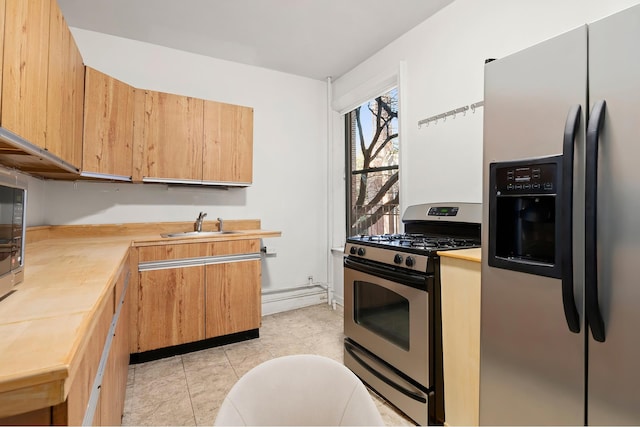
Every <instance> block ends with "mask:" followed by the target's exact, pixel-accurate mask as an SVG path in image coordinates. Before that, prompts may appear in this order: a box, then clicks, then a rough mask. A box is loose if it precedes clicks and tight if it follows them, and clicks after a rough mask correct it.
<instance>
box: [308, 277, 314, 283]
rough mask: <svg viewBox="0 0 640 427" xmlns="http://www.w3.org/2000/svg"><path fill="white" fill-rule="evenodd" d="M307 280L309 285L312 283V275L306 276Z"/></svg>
mask: <svg viewBox="0 0 640 427" xmlns="http://www.w3.org/2000/svg"><path fill="white" fill-rule="evenodd" d="M307 280H309V285H313V276H309V277H307Z"/></svg>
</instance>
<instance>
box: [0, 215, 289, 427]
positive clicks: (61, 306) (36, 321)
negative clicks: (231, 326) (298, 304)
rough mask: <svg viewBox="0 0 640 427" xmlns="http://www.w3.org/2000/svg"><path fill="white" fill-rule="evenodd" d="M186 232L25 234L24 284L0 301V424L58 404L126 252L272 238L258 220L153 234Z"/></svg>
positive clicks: (55, 230) (112, 304)
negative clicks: (200, 232) (201, 232)
mask: <svg viewBox="0 0 640 427" xmlns="http://www.w3.org/2000/svg"><path fill="white" fill-rule="evenodd" d="M213 223H214V224H213V225H212V227H213V226H214V225H217V224H215V222H213ZM234 224H235V227H234ZM205 226H206V223H205ZM189 227H192V223H162V224H120V225H101V226H59V227H33V228H30V229H28V231H27V239H26V241H27V244H26V251H25V274H24V281H23V282H22V283H20V284H19V285H17V286H15V287H14V292H13V293H11V294H9V295H8V296H7V297H5V298H4V299H3V300H2V301H0V418H3V417H9V416H13V415H16V414H23V413H27V412H30V411H34V410H41V409H42V408H48V407H55V406H56V405H59V404H62V403H63V402H65V401H66V399H67V397H68V394H69V390H70V388H71V386H72V384H73V380H74V378H75V376H76V375H77V374H78V371H79V367H80V365H81V361H82V359H83V356H84V354H85V352H87V351H88V350H87V348H88V347H89V342H90V338H91V336H92V334H94V332H95V329H96V327H97V326H96V325H97V324H98V317H99V316H101V314H100V313H102V312H103V311H109V313H108V315H110V313H113V312H115V311H116V307H117V304H118V292H120V293H121V294H123V295H124V294H125V292H122V291H123V289H122V283H121V282H123V281H124V280H122V277H123V276H124V272H127V273H128V269H129V252H130V249H131V248H132V247H144V246H158V245H173V244H183V243H193V242H216V241H230V240H243V239H260V238H263V237H279V236H280V232H274V231H265V230H261V229H260V222H259V220H249V221H237V222H234V221H232V220H230V221H228V222H227V221H225V228H228V229H231V230H236V231H237V232H236V233H233V234H220V235H208V236H206V237H180V238H162V237H161V236H160V233H165V232H176V231H188V230H189ZM203 228H205V230H206V227H203ZM243 228H244V229H243ZM213 229H214V228H211V230H213ZM127 281H128V277H127ZM118 286H120V288H119V289H118ZM105 307H106V308H108V309H109V310H105ZM112 308H113V310H112ZM105 335H106V332H105ZM127 354H128V351H127ZM78 375H79V374H78ZM54 413H55V410H54ZM63 419H66V418H63ZM0 421H3V420H0ZM4 421H6V420H4Z"/></svg>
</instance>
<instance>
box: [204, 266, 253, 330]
mask: <svg viewBox="0 0 640 427" xmlns="http://www.w3.org/2000/svg"><path fill="white" fill-rule="evenodd" d="M206 268H207V270H206V294H207V299H206V310H205V311H206V315H205V319H206V326H205V331H206V337H207V338H214V337H219V336H222V335H228V334H233V333H236V332H243V331H248V330H251V329H257V328H259V327H260V319H261V313H262V310H261V301H260V292H261V287H260V261H241V262H231V263H224V264H212V265H207V267H206Z"/></svg>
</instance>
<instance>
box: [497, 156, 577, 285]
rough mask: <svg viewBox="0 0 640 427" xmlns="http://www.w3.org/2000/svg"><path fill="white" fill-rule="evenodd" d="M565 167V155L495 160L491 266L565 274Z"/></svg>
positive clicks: (538, 272)
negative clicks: (562, 235)
mask: <svg viewBox="0 0 640 427" xmlns="http://www.w3.org/2000/svg"><path fill="white" fill-rule="evenodd" d="M561 167H562V156H553V157H545V158H538V159H528V160H521V161H509V162H497V163H491V164H490V177H489V181H490V193H489V257H488V263H489V265H490V266H492V267H498V268H504V269H508V270H515V271H521V272H525V273H531V274H537V275H541V276H548V277H555V278H560V277H561V266H560V256H561V254H560V250H559V248H560V244H561V243H562V242H560V240H561V239H560V220H559V219H560V217H561V214H562V212H561V210H560V209H561V206H562V203H561V200H560V194H561V182H560V181H561V178H560V177H561ZM569 244H570V242H569Z"/></svg>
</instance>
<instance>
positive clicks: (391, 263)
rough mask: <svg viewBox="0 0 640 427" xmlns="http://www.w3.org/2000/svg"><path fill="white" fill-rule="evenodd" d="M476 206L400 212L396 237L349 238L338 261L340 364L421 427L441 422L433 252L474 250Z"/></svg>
mask: <svg viewBox="0 0 640 427" xmlns="http://www.w3.org/2000/svg"><path fill="white" fill-rule="evenodd" d="M481 219H482V205H481V204H479V203H430V204H421V205H414V206H410V207H409V208H407V210H406V211H405V213H404V215H403V217H402V222H403V224H404V231H405V233H404V234H386V235H377V236H367V235H361V236H353V237H349V238H348V239H347V243H346V245H345V254H346V255H347V256H346V257H345V260H344V298H345V299H344V302H345V310H344V332H345V336H346V338H345V341H344V363H345V365H346V366H347V367H348V368H349V369H351V370H352V371H353V372H354V373H355V374H356V375H358V376H359V377H360V378H361V379H362V380H363V381H364V382H365V383H366V384H367V385H368V386H369V387H371V388H372V389H374V390H375V391H376V392H377V393H378V394H380V395H381V396H382V397H384V398H385V399H386V400H388V401H389V402H390V403H391V404H393V405H394V406H396V407H397V408H398V409H400V410H401V411H402V412H404V413H405V414H406V415H407V416H409V417H410V418H411V419H413V420H414V421H415V422H417V423H418V424H421V425H441V424H443V423H444V421H445V414H444V384H443V376H442V322H441V312H440V310H441V304H440V258H439V257H438V255H437V252H438V251H444V250H454V249H462V248H472V247H479V246H480V223H481Z"/></svg>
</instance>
